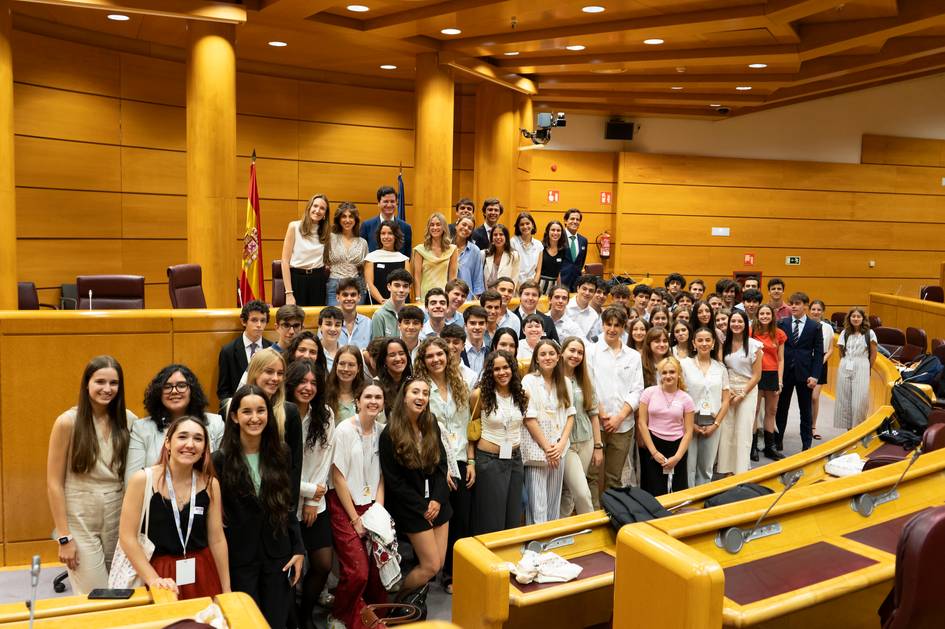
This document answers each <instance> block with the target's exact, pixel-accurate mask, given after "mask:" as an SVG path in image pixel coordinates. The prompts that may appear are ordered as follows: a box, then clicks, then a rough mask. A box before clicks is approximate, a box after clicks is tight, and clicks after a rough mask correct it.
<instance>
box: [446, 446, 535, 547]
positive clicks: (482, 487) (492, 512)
mask: <svg viewBox="0 0 945 629" xmlns="http://www.w3.org/2000/svg"><path fill="white" fill-rule="evenodd" d="M524 489H525V466H524V465H523V464H522V454H521V452H520V451H519V450H515V451H514V452H513V453H512V458H511V459H500V458H499V455H498V454H491V453H489V452H483V451H482V450H476V484H475V485H473V502H472V513H473V515H472V528H473V532H474V534H476V535H480V534H482V533H493V532H495V531H504V530H506V529H514V528H515V527H518V526H521V525H522V509H523V507H522V493H523V491H524ZM450 528H452V526H451V527H450Z"/></svg>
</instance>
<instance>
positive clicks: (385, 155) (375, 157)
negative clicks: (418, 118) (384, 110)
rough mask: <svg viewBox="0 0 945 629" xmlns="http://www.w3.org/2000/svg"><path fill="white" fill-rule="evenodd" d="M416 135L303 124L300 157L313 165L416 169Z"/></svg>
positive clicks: (322, 124)
mask: <svg viewBox="0 0 945 629" xmlns="http://www.w3.org/2000/svg"><path fill="white" fill-rule="evenodd" d="M413 139H414V134H413V131H408V130H403V129H385V128H380V127H356V126H351V125H340V124H324V123H318V122H301V123H299V157H300V158H301V159H303V160H307V161H313V162H336V163H344V164H369V165H374V166H397V165H398V164H403V165H404V166H405V167H408V166H413Z"/></svg>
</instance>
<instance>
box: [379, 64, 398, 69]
mask: <svg viewBox="0 0 945 629" xmlns="http://www.w3.org/2000/svg"><path fill="white" fill-rule="evenodd" d="M396 69H397V66H395V65H392V64H390V63H385V64H384V65H382V66H381V70H396Z"/></svg>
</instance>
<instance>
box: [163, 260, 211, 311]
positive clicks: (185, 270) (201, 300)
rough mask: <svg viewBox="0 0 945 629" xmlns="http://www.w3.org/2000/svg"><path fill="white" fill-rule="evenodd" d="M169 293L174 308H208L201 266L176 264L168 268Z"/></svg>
mask: <svg viewBox="0 0 945 629" xmlns="http://www.w3.org/2000/svg"><path fill="white" fill-rule="evenodd" d="M167 292H168V293H170V296H171V307H172V308H206V307H207V299H206V297H204V294H203V271H202V270H201V268H200V265H199V264H176V265H174V266H169V267H167Z"/></svg>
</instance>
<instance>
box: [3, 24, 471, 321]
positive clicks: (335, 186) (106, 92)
mask: <svg viewBox="0 0 945 629" xmlns="http://www.w3.org/2000/svg"><path fill="white" fill-rule="evenodd" d="M14 80H15V99H16V100H15V102H16V110H15V115H16V176H17V236H18V243H17V254H18V259H19V278H20V279H21V280H30V281H34V282H36V284H37V286H39V287H40V288H41V289H42V290H41V294H40V297H41V299H40V301H44V302H53V303H54V302H56V301H57V300H58V296H59V289H58V286H59V285H60V284H62V283H67V282H74V281H75V276H76V275H79V274H84V273H131V274H142V275H144V276H145V281H146V284H147V295H146V303H147V305H148V306H149V307H164V306H167V305H169V298H168V294H167V285H166V284H167V278H166V274H165V269H166V267H167V266H168V265H171V264H179V263H182V262H186V241H185V229H186V219H185V197H184V195H185V160H186V152H185V147H186V137H185V134H186V128H185V110H184V87H185V82H184V65H183V64H182V63H174V62H169V61H163V60H158V59H155V58H151V57H145V56H140V55H134V54H129V53H125V52H118V51H115V50H109V49H105V48H98V47H92V46H87V45H83V44H77V43H72V42H67V41H63V40H59V39H51V38H48V37H43V36H40V35H35V34H30V33H25V32H15V38H14ZM237 90H238V93H237V110H238V114H239V115H238V119H237V153H238V156H239V159H238V168H237V173H236V177H237V190H238V191H239V194H240V195H241V196H240V201H239V203H238V209H237V212H238V222H237V223H238V225H239V230H240V231H239V233H235V234H234V235H233V255H234V256H238V255H239V252H240V248H239V247H240V242H241V239H242V231H241V230H242V228H243V225H244V224H245V208H246V206H245V203H246V202H245V195H246V190H247V185H248V183H247V182H248V173H249V156H250V155H251V153H252V151H253V149H255V150H256V153H257V156H258V160H257V170H258V178H259V191H260V198H261V206H262V231H263V237H264V244H263V247H264V258H265V259H266V260H273V259H275V258H278V257H279V255H280V254H281V247H282V238H283V236H284V235H285V229H286V225H287V223H288V222H289V221H290V220H293V219H295V218H297V217H298V216H299V215H300V212H301V209H302V208H303V206H304V201H305V200H306V199H307V198H308V197H309V196H311V195H312V194H314V193H316V192H324V193H326V194H327V195H328V197H329V199H331V200H332V205H333V207H334V205H335V204H336V203H337V202H339V201H344V200H347V201H354V202H355V203H357V204H358V206H359V208H360V210H361V213H362V217H368V218H369V217H371V216H374V215H375V214H376V212H377V206H376V199H375V191H376V189H377V187H378V186H379V185H382V184H385V183H388V184H391V185H394V184H395V182H396V177H397V172H398V167H399V165H401V164H402V165H403V168H404V179H405V186H406V189H407V200H408V213H410V212H411V211H412V208H410V207H409V201H410V190H411V189H412V186H413V168H412V166H413V157H414V155H413V152H414V131H413V128H414V120H413V118H414V105H413V93H412V92H406V91H393V90H387V89H376V88H366V87H351V86H343V85H333V84H324V83H312V82H306V81H299V80H289V79H281V78H274V77H267V76H262V75H256V74H239V75H238V78H237ZM467 109H468V110H469V115H471V107H466V108H463V110H464V111H465V110H467ZM466 128H467V129H471V127H469V126H467V127H466ZM462 137H463V138H464V141H463V142H462V143H458V145H459V146H465V145H466V144H469V146H470V147H471V144H472V140H471V138H472V136H471V135H470V136H469V139H468V142H467V141H466V138H465V135H463V136H462ZM470 151H471V149H466V152H467V153H468V154H469V159H468V160H467V161H466V164H468V168H471V163H472V159H471V152H470ZM461 154H462V153H461ZM464 172H465V171H463V170H461V171H460V173H461V174H460V180H461V181H462V180H463V173H464ZM466 178H468V179H469V180H470V181H471V171H469V173H468V177H466ZM470 186H471V184H470ZM460 188H461V186H460ZM265 269H266V276H267V278H268V277H269V273H270V265H269V264H266V265H265ZM234 282H235V278H234ZM234 301H235V297H234Z"/></svg>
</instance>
